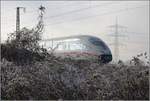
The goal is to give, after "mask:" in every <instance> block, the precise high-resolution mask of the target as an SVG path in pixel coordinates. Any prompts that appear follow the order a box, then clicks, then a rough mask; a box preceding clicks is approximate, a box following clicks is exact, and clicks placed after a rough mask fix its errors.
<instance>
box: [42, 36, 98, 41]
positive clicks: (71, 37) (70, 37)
mask: <svg viewBox="0 0 150 101" xmlns="http://www.w3.org/2000/svg"><path fill="white" fill-rule="evenodd" d="M74 38H79V39H81V38H96V39H100V38H98V37H95V36H91V35H75V36H68V37H58V38H51V39H43V40H41V41H51V40H65V39H74Z"/></svg>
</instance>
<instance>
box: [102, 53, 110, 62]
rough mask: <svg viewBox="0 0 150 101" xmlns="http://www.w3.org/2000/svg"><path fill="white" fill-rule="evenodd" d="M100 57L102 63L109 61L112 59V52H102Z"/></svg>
mask: <svg viewBox="0 0 150 101" xmlns="http://www.w3.org/2000/svg"><path fill="white" fill-rule="evenodd" d="M99 57H100V61H101V62H102V63H108V62H110V61H112V55H111V54H109V55H108V54H102V55H100V56H99Z"/></svg>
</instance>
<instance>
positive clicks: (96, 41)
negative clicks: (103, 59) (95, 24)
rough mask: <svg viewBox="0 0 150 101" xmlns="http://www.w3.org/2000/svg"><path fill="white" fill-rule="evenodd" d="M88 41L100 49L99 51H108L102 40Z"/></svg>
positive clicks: (93, 39)
mask: <svg viewBox="0 0 150 101" xmlns="http://www.w3.org/2000/svg"><path fill="white" fill-rule="evenodd" d="M89 41H90V42H91V43H92V44H93V45H95V46H98V47H100V48H101V49H104V50H107V49H108V48H107V46H106V44H105V43H104V42H103V41H102V40H100V39H98V38H89Z"/></svg>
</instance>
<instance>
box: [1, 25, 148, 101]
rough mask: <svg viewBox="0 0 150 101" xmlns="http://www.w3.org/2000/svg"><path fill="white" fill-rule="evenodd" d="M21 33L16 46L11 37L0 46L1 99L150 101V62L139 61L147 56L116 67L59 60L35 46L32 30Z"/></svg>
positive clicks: (138, 57)
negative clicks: (118, 100) (0, 56)
mask: <svg viewBox="0 0 150 101" xmlns="http://www.w3.org/2000/svg"><path fill="white" fill-rule="evenodd" d="M27 32H28V34H26V33H27ZM22 33H25V34H22V35H24V36H23V37H21V39H20V41H19V43H18V41H16V40H15V39H12V38H11V40H8V41H7V42H6V43H5V44H2V45H1V55H2V59H1V98H2V99H3V100H4V99H7V100H29V99H34V100H51V99H65V100H117V99H121V100H148V99H149V63H148V62H147V63H145V62H143V61H142V60H140V57H141V56H146V55H147V54H146V53H144V54H143V55H141V56H136V57H134V58H133V59H131V60H130V62H129V63H124V62H122V61H119V62H118V63H116V64H111V63H109V64H101V63H100V62H98V61H92V60H73V59H71V58H66V59H61V58H59V57H55V56H54V55H53V54H52V53H51V54H49V53H47V51H46V50H45V49H43V48H41V47H39V46H38V44H37V41H38V40H39V38H38V37H33V36H35V35H37V34H35V35H33V33H34V31H31V30H28V29H25V28H24V29H23V30H22ZM29 40H30V41H29Z"/></svg>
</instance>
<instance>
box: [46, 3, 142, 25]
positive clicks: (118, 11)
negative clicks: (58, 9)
mask: <svg viewBox="0 0 150 101" xmlns="http://www.w3.org/2000/svg"><path fill="white" fill-rule="evenodd" d="M143 7H145V5H144V6H137V7H132V8H125V9H120V10H115V11H111V12H105V13H101V14H97V15H90V16H86V17H81V18H78V19H71V20H70V21H69V23H70V22H74V21H80V20H86V19H89V18H92V17H97V16H104V15H110V14H114V13H120V12H124V11H128V10H134V9H138V8H143ZM62 23H66V21H63V22H62V21H60V22H56V23H50V24H46V25H45V26H50V25H57V24H62Z"/></svg>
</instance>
